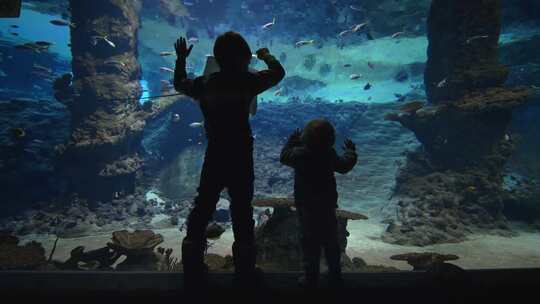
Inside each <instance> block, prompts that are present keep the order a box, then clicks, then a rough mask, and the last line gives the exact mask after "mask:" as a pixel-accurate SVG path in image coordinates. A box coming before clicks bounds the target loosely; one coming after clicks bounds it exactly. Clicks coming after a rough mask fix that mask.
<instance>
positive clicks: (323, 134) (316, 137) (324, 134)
mask: <svg viewBox="0 0 540 304" xmlns="http://www.w3.org/2000/svg"><path fill="white" fill-rule="evenodd" d="M301 138H302V142H303V143H304V144H305V145H306V146H308V147H309V148H311V149H314V150H325V149H329V148H331V147H333V146H334V143H335V141H336V135H335V131H334V127H333V126H332V124H331V123H330V122H329V121H328V120H326V119H313V120H311V121H309V122H308V123H307V124H306V126H305V127H304V130H303V132H302V137H301Z"/></svg>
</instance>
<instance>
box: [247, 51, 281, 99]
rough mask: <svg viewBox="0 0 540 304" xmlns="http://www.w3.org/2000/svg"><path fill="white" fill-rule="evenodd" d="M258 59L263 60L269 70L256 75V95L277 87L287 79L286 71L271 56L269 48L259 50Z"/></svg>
mask: <svg viewBox="0 0 540 304" xmlns="http://www.w3.org/2000/svg"><path fill="white" fill-rule="evenodd" d="M257 58H259V59H260V60H263V61H264V62H265V63H266V65H267V66H268V69H266V70H262V71H259V72H257V73H255V75H256V82H255V88H254V89H255V92H254V93H255V95H258V94H260V93H262V92H264V91H266V90H268V89H269V88H271V87H273V86H275V85H277V84H278V83H279V82H280V81H281V80H282V79H283V78H284V77H285V69H284V68H283V66H282V65H281V63H280V62H279V61H278V60H277V59H276V57H274V56H272V55H271V54H270V51H269V50H268V49H267V48H262V49H259V50H258V51H257Z"/></svg>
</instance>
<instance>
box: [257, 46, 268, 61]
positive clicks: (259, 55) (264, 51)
mask: <svg viewBox="0 0 540 304" xmlns="http://www.w3.org/2000/svg"><path fill="white" fill-rule="evenodd" d="M256 54H257V58H259V59H260V60H263V59H264V57H266V56H268V55H270V51H269V50H268V49H267V48H262V49H258V50H257V52H256Z"/></svg>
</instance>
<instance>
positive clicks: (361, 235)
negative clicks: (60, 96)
mask: <svg viewBox="0 0 540 304" xmlns="http://www.w3.org/2000/svg"><path fill="white" fill-rule="evenodd" d="M347 230H348V231H349V232H350V236H349V237H348V245H347V253H348V255H349V256H350V257H351V258H352V257H361V258H362V259H364V260H365V261H366V262H367V263H368V264H370V265H384V266H393V267H396V268H399V269H403V270H411V267H410V266H409V265H407V264H406V263H405V262H400V261H393V260H390V258H389V257H390V256H392V255H394V254H399V253H405V252H422V251H434V252H439V253H445V254H456V255H458V256H459V257H460V259H459V260H457V261H455V264H457V265H459V266H461V267H463V268H465V269H487V268H533V267H540V234H538V233H535V232H524V231H522V232H519V234H518V235H517V236H515V237H502V236H495V235H483V234H474V235H471V236H470V237H469V240H467V241H464V242H461V243H455V244H438V245H431V246H425V247H414V246H399V245H393V244H388V243H384V242H383V241H381V239H380V235H381V234H382V233H383V230H384V226H383V225H381V224H380V223H377V222H375V221H356V222H349V224H348V226H347ZM154 231H155V232H156V233H160V234H161V235H163V238H164V242H163V243H162V244H160V246H161V247H164V248H172V249H173V250H174V251H173V254H172V255H173V256H175V257H178V258H180V255H181V251H180V244H181V240H182V238H183V236H184V233H183V232H180V231H178V229H174V228H170V229H155V230H154ZM110 238H111V234H110V233H107V234H100V235H94V236H87V237H80V238H70V239H59V241H58V244H57V248H56V251H55V253H54V257H53V258H54V259H56V260H66V259H67V258H68V257H69V253H70V251H71V250H72V249H73V248H75V247H77V246H81V245H82V246H85V250H92V249H97V248H101V247H103V246H105V245H106V244H107V242H109V241H110ZM55 239H56V236H54V235H27V236H24V237H22V238H21V241H22V242H23V243H24V242H27V241H31V240H35V241H38V242H41V243H42V244H43V246H44V247H45V250H46V252H47V253H46V254H47V256H48V255H49V253H50V250H51V249H52V246H53V244H54V241H55ZM232 241H233V235H232V231H231V230H230V229H228V230H227V231H226V232H225V233H224V234H223V235H222V236H221V238H220V239H219V240H217V241H215V242H213V244H212V246H211V247H210V248H209V249H208V252H209V253H216V254H220V255H226V254H231V248H230V246H231V244H232ZM121 261H122V259H120V260H119V261H118V262H117V263H120V262H121Z"/></svg>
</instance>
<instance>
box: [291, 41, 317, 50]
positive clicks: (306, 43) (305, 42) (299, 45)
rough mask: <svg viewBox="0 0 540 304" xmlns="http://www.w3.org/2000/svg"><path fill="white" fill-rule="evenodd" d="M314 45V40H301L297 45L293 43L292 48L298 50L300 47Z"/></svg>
mask: <svg viewBox="0 0 540 304" xmlns="http://www.w3.org/2000/svg"><path fill="white" fill-rule="evenodd" d="M314 43H315V40H313V39H311V40H301V41H298V42H297V43H295V44H294V46H295V47H297V48H299V47H301V46H304V45H309V44H314Z"/></svg>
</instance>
